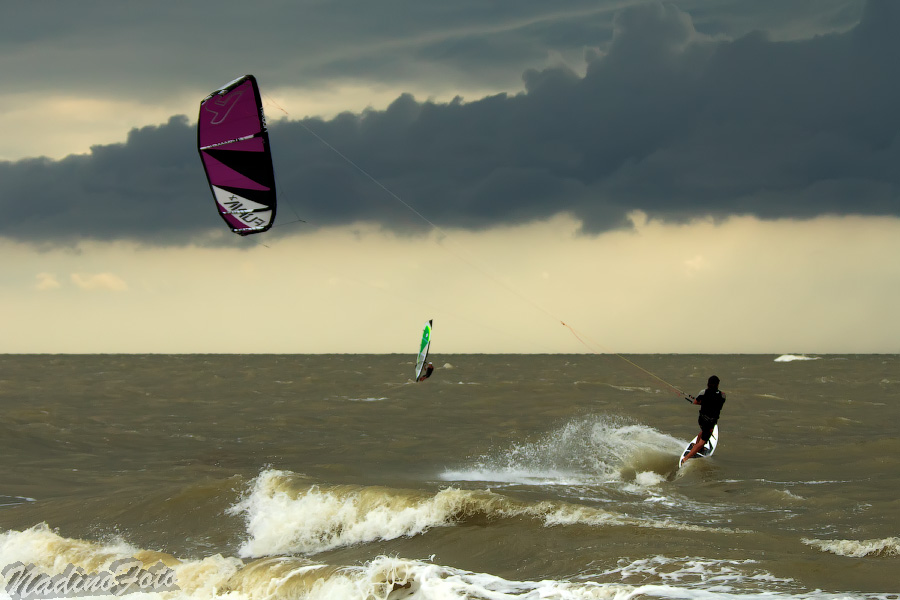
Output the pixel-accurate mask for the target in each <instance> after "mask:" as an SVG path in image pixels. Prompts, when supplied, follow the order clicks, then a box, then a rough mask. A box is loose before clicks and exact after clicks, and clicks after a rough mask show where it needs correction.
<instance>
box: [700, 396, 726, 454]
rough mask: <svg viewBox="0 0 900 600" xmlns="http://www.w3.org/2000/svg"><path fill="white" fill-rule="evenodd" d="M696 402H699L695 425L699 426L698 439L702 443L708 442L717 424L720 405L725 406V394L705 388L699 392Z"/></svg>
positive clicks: (720, 409)
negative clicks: (698, 414) (698, 413)
mask: <svg viewBox="0 0 900 600" xmlns="http://www.w3.org/2000/svg"><path fill="white" fill-rule="evenodd" d="M697 401H698V402H700V416H699V417H698V418H697V423H698V424H699V425H700V437H701V438H702V439H703V441H704V442H708V441H709V436H711V435H712V431H713V427H715V426H716V423H718V422H719V413H721V412H722V405H723V404H725V394H723V393H722V391H721V390H716V391H714V392H713V391H711V390H710V389H709V388H707V389H705V390H703V391H702V392H700V394H699V395H698V396H697Z"/></svg>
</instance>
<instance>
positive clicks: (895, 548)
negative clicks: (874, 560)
mask: <svg viewBox="0 0 900 600" xmlns="http://www.w3.org/2000/svg"><path fill="white" fill-rule="evenodd" d="M803 543H804V544H807V545H808V546H812V547H813V548H818V549H819V550H822V551H823V552H831V553H832V554H837V555H838V556H852V557H855V558H862V557H864V556H877V557H885V556H897V557H900V538H897V537H889V538H884V539H881V540H814V539H804V540H803Z"/></svg>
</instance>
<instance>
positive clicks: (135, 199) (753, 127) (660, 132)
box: [0, 0, 900, 243]
mask: <svg viewBox="0 0 900 600" xmlns="http://www.w3.org/2000/svg"><path fill="white" fill-rule="evenodd" d="M898 29H900V4H897V3H894V2H891V1H890V0H870V1H869V2H868V3H867V4H866V8H865V12H864V14H863V17H862V20H861V21H860V22H859V23H858V25H857V26H855V27H853V28H851V29H849V30H847V31H845V32H840V33H832V34H827V35H821V36H816V37H813V38H810V39H804V40H793V41H774V40H772V39H771V38H770V37H769V36H767V35H766V34H764V33H761V32H752V33H749V34H746V35H744V36H742V37H740V38H738V39H734V40H720V39H714V38H711V37H709V36H708V35H705V34H704V33H702V32H698V31H697V27H696V25H695V23H694V22H693V20H692V19H691V18H690V17H689V15H688V14H687V13H685V12H682V11H681V10H679V9H677V8H676V7H674V6H673V5H670V4H658V3H651V4H645V5H641V6H638V7H633V8H629V9H627V10H624V11H622V12H620V13H619V14H618V16H617V17H616V20H615V23H614V31H615V34H614V38H613V40H612V41H611V43H610V44H609V45H607V46H606V47H605V48H604V49H603V51H602V52H599V53H597V54H596V55H594V56H592V57H591V58H590V63H589V64H588V65H587V69H586V75H584V76H581V75H578V74H576V73H575V72H573V71H572V70H570V69H568V68H566V67H555V68H550V69H542V70H529V71H527V72H525V74H524V77H523V80H524V84H525V88H526V91H525V92H523V93H521V94H516V95H506V94H499V95H495V96H490V97H485V98H482V99H480V100H477V101H474V102H462V101H459V100H457V101H454V102H451V103H449V104H437V103H432V102H417V101H416V100H414V99H413V98H412V97H410V96H408V95H403V96H401V97H399V98H398V99H397V100H396V101H395V102H394V103H393V104H392V105H391V106H390V107H389V108H388V109H386V110H384V111H366V112H364V113H362V114H358V115H356V114H349V113H347V114H342V115H339V116H338V117H336V118H334V119H331V120H328V121H325V120H321V119H307V120H304V121H302V122H298V121H293V120H291V119H289V118H288V119H282V120H280V121H277V122H274V123H272V124H271V139H272V146H273V149H274V151H275V156H276V177H277V185H278V187H279V193H280V198H281V201H280V208H279V217H278V222H279V223H283V222H285V221H290V220H293V218H294V216H293V211H294V210H295V211H296V212H297V214H299V216H300V217H301V218H303V219H305V220H307V221H308V224H306V225H301V226H296V227H291V228H286V227H280V228H279V229H278V231H283V232H302V231H308V230H309V229H310V228H315V227H321V226H326V225H339V224H347V223H352V222H356V221H371V222H376V223H379V224H380V225H382V226H383V227H385V228H386V229H391V230H394V231H398V232H414V231H420V230H423V229H424V228H425V227H426V226H427V224H426V223H425V222H424V221H422V220H421V219H419V218H418V217H417V216H416V215H415V214H413V213H412V212H411V211H409V210H408V209H407V208H405V207H404V206H403V205H402V204H401V203H400V202H397V200H396V199H395V198H393V197H392V194H396V195H397V196H398V197H399V198H401V199H402V200H403V202H406V203H408V204H409V206H410V207H412V208H413V209H415V210H416V211H418V212H419V213H420V214H422V215H423V216H425V217H426V218H427V219H429V220H430V221H431V222H433V223H436V224H438V225H440V226H442V227H466V228H472V229H479V228H488V227H492V226H495V225H500V224H510V223H519V222H524V221H529V220H533V219H539V218H545V217H550V216H552V215H554V214H557V213H559V212H563V211H565V212H569V213H571V214H574V215H576V216H577V217H579V218H581V219H582V220H583V222H584V228H585V231H587V232H601V231H605V230H609V229H613V228H618V227H622V226H624V224H625V223H626V215H627V214H628V213H629V212H630V211H633V210H642V211H645V212H646V213H648V214H649V215H650V216H651V217H655V218H660V219H666V220H674V221H681V220H685V219H690V218H694V217H699V216H705V215H711V216H714V217H724V216H727V215H735V214H740V215H756V216H758V217H761V218H782V217H789V218H809V217H814V216H816V215H823V214H862V215H898V216H900V192H898V184H900V169H898V168H897V165H898V164H900V163H898V159H900V111H897V110H896V107H897V106H898V105H900V77H898V75H900V72H898V69H900V68H898V66H897V64H896V61H895V57H896V56H897V55H898V54H900V40H898V39H897V38H896V36H894V35H893V32H895V31H897V30H898ZM261 84H262V85H263V86H265V80H261ZM308 129H309V130H312V131H314V132H315V133H316V134H317V135H318V136H321V138H322V139H324V140H326V141H327V142H328V144H331V145H332V146H333V147H334V148H337V149H339V150H340V151H341V152H342V153H343V154H344V155H345V156H346V157H348V158H349V159H350V160H351V161H352V164H351V163H348V162H347V161H346V160H344V159H343V158H342V157H340V156H338V155H337V154H335V153H334V152H332V151H331V150H330V149H329V148H327V147H326V146H325V145H324V144H323V143H322V142H321V141H319V140H318V139H316V138H315V137H314V136H313V135H311V134H310V133H309V131H308ZM362 171H364V172H365V173H368V174H370V175H371V177H373V178H374V179H375V180H376V181H377V182H378V183H375V182H373V181H372V180H370V179H369V178H368V177H367V176H366V175H364V174H363V173H362ZM0 182H3V188H2V189H3V195H2V198H0V203H2V206H3V207H4V209H5V210H4V212H5V213H6V214H7V215H10V214H15V216H16V219H14V220H9V219H7V220H5V221H4V223H3V225H2V226H0V227H2V229H0V233H2V235H5V236H7V237H12V238H16V239H24V240H33V241H45V242H46V241H53V240H57V241H62V240H66V239H69V240H71V239H77V238H98V239H112V238H134V239H139V240H142V241H145V242H148V243H177V242H175V240H181V241H182V242H183V243H191V242H195V241H196V240H197V239H198V237H199V238H202V237H203V236H205V235H206V234H208V233H209V232H210V231H215V230H216V228H222V227H224V225H222V224H221V222H220V221H219V218H218V216H217V215H215V211H214V209H213V205H212V199H211V197H210V194H209V191H208V189H207V186H206V182H205V178H204V176H203V174H202V170H201V168H200V161H199V158H198V156H197V154H196V150H195V134H194V131H193V130H192V128H191V127H189V125H188V123H187V120H186V119H185V118H183V117H182V118H173V119H172V120H171V121H170V122H169V123H167V124H165V125H162V126H159V127H147V128H143V129H140V130H135V131H133V132H132V133H131V135H130V136H129V139H128V141H127V143H125V144H122V145H113V146H102V147H96V148H94V150H93V152H92V153H91V154H90V155H87V156H80V157H69V158H67V159H64V160H61V161H50V160H27V161H19V162H15V163H0ZM379 184H380V185H381V186H384V188H387V190H389V192H388V191H385V190H384V189H382V188H381V187H380V185H379ZM22 198H27V199H28V204H27V206H25V207H23V206H22V203H21V202H20V201H19V199H22Z"/></svg>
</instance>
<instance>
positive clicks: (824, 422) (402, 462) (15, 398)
mask: <svg viewBox="0 0 900 600" xmlns="http://www.w3.org/2000/svg"><path fill="white" fill-rule="evenodd" d="M623 359H627V360H623ZM414 360H415V357H414V356H413V355H411V356H405V355H347V354H341V355H3V356H0V400H2V407H3V418H2V421H0V428H2V429H0V431H2V437H0V439H2V460H0V473H2V475H0V527H2V529H0V570H2V574H3V576H2V586H3V590H2V591H0V595H2V597H3V598H15V599H17V600H23V599H25V598H37V597H60V596H68V597H71V596H96V597H108V596H110V595H112V594H118V595H120V596H125V595H135V596H136V597H139V598H141V599H142V600H143V599H144V598H148V599H149V598H166V599H180V598H190V599H197V600H200V599H211V598H228V599H229V600H244V599H270V598H271V599H276V598H277V599H282V598H284V599H293V598H298V599H299V598H315V599H319V598H322V599H325V598H327V599H348V600H349V599H359V600H368V599H391V600H400V599H406V598H408V599H417V600H418V599H422V600H425V599H429V600H430V599H448V598H470V599H479V600H482V599H483V600H499V599H539V598H540V599H546V598H553V599H556V598H559V599H568V598H577V599H582V598H585V599H588V598H590V599H598V598H612V599H631V598H672V599H698V600H705V599H710V598H736V599H744V598H754V599H761V598H765V599H767V600H769V599H799V598H804V599H807V598H812V599H838V598H841V599H843V598H873V599H874V598H880V599H898V598H900V435H898V423H900V356H897V355H841V356H839V355H821V356H792V355H785V356H777V355H629V356H626V357H620V356H616V355H441V354H432V356H431V360H432V361H433V362H434V365H435V367H436V369H435V372H434V375H433V376H432V377H431V378H430V379H429V380H427V381H425V382H422V383H413V382H412V376H413V362H414ZM629 361H630V362H631V363H633V364H630V363H629ZM635 365H637V366H635ZM651 374H652V375H651ZM713 374H715V375H718V376H719V377H720V378H721V381H722V383H721V389H722V391H723V392H724V393H725V394H726V396H727V402H726V403H725V406H724V409H723V411H722V416H721V419H720V421H719V430H720V439H719V446H718V448H717V449H716V452H715V454H714V455H713V456H712V457H710V458H700V459H695V460H692V461H689V462H688V463H687V464H686V466H685V467H684V468H682V469H680V470H679V469H677V461H678V457H679V455H680V453H681V451H682V449H683V448H684V446H685V445H686V444H687V442H688V440H690V439H691V438H693V437H694V436H695V435H696V434H697V432H698V430H699V428H698V427H697V412H698V407H697V406H693V405H691V404H688V403H687V402H685V400H684V399H683V397H681V396H679V395H678V394H677V393H676V392H675V391H674V390H673V389H672V388H671V387H669V386H670V385H671V386H674V387H676V388H678V389H681V390H684V391H685V392H687V393H690V394H694V395H696V394H697V393H698V392H699V391H700V390H702V389H703V388H704V387H705V383H706V380H707V378H708V377H709V376H710V375H713ZM123 565H125V566H126V567H128V569H129V570H126V569H125V567H123ZM132 567H133V568H132ZM125 574H131V575H133V577H131V579H128V578H126V577H124V575H125ZM54 586H55V587H54Z"/></svg>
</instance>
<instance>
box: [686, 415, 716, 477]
mask: <svg viewBox="0 0 900 600" xmlns="http://www.w3.org/2000/svg"><path fill="white" fill-rule="evenodd" d="M699 437H700V436H699V435H697V436H695V437H694V439H692V440H691V441H690V442H688V445H687V446H686V447H685V449H684V452H682V453H681V456H679V457H678V468H681V467H682V466H683V463H682V462H681V459H683V458H684V457H685V456H687V454H688V452H690V451H691V448H693V447H694V444H696V443H697V439H698V438H699ZM718 445H719V426H718V425H716V426H715V427H713V431H712V435H711V436H709V440H708V441H707V442H706V443H705V444H703V447H702V448H700V450H698V451H697V454H695V455H694V456H692V457H691V458H692V459H694V458H707V457H709V456H712V455H713V452H715V451H716V447H718Z"/></svg>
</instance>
